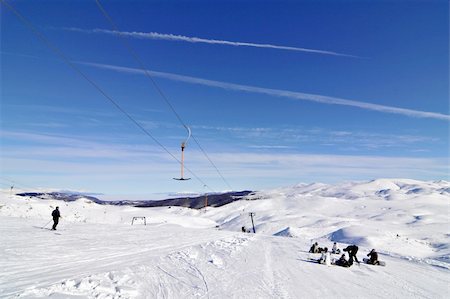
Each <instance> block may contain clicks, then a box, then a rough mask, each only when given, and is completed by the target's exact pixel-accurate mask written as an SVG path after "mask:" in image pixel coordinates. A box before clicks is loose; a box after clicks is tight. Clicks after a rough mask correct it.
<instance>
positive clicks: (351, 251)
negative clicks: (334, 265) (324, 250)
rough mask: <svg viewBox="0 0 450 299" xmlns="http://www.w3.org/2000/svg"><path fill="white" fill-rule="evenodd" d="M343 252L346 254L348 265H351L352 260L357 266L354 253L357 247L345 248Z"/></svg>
mask: <svg viewBox="0 0 450 299" xmlns="http://www.w3.org/2000/svg"><path fill="white" fill-rule="evenodd" d="M344 251H347V252H348V263H349V264H350V265H353V258H354V259H355V261H356V262H357V263H358V264H359V261H358V258H357V257H356V253H357V252H358V246H356V245H350V246H347V248H344Z"/></svg>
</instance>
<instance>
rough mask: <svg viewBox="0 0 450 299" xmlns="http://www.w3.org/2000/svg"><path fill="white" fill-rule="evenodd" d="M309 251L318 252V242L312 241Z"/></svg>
mask: <svg viewBox="0 0 450 299" xmlns="http://www.w3.org/2000/svg"><path fill="white" fill-rule="evenodd" d="M309 252H311V253H318V252H319V244H317V242H316V243H314V244H313V245H312V246H311V248H310V249H309Z"/></svg>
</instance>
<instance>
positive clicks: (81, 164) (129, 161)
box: [0, 0, 450, 194]
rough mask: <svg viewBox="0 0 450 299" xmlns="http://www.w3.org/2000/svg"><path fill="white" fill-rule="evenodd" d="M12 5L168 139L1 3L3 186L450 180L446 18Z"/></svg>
mask: <svg viewBox="0 0 450 299" xmlns="http://www.w3.org/2000/svg"><path fill="white" fill-rule="evenodd" d="M7 3H9V4H11V5H13V6H14V7H15V9H17V11H19V12H20V14H21V15H23V16H24V17H25V18H27V19H28V20H29V21H30V22H31V23H32V24H33V25H34V26H35V27H36V28H37V29H38V30H39V31H40V32H41V33H42V34H44V35H45V36H46V38H47V39H48V40H49V41H50V43H51V44H52V45H55V46H56V47H58V48H59V49H60V50H61V52H62V53H63V54H64V56H65V57H67V59H69V60H70V61H71V63H72V64H73V65H74V66H75V67H76V68H77V69H79V70H80V71H81V72H82V73H83V74H84V75H85V76H86V77H88V78H89V79H90V80H91V81H93V82H95V84H96V85H97V86H99V88H100V89H101V90H102V91H103V92H104V93H106V94H107V95H108V96H109V97H110V98H112V99H113V100H114V101H115V102H116V103H117V104H118V105H119V106H120V107H121V109H123V111H125V112H126V113H127V114H128V115H129V116H130V117H132V118H133V119H134V120H135V121H136V122H137V123H138V125H139V126H141V127H142V128H144V129H145V130H146V131H147V132H148V133H149V134H150V135H151V136H152V137H153V138H151V137H149V136H148V135H147V134H145V133H144V132H143V131H142V130H141V128H139V127H138V126H137V125H136V124H135V123H133V122H132V121H130V119H129V118H128V117H127V116H126V115H124V114H123V113H122V112H121V111H119V110H118V109H117V108H116V107H115V106H114V105H113V104H112V103H111V102H110V101H109V100H108V99H107V98H105V97H104V96H103V95H102V94H101V93H100V92H99V90H98V89H96V88H94V87H93V86H92V85H91V84H90V83H89V82H88V81H87V80H85V79H84V78H83V77H82V76H80V75H79V74H78V73H77V72H75V71H74V70H73V69H71V68H70V67H69V66H68V65H67V64H66V63H65V62H64V61H63V60H62V59H61V58H60V57H58V56H57V55H56V54H55V53H54V52H53V51H52V50H51V49H50V48H49V47H48V45H46V44H45V43H43V42H42V41H41V40H40V39H39V38H37V36H36V35H35V34H34V33H33V32H32V31H31V30H30V28H29V27H27V26H26V25H24V24H23V23H22V22H21V21H20V20H19V19H18V18H17V17H16V15H14V13H12V11H11V10H9V9H8V8H7V6H5V5H4V4H2V6H1V85H2V90H1V128H0V129H1V130H0V134H1V135H0V136H1V160H0V163H1V164H0V165H1V178H0V183H2V187H6V186H8V185H10V184H11V181H13V182H15V183H16V184H17V186H20V185H22V186H29V187H45V188H57V189H72V190H83V191H89V192H99V193H109V194H131V193H139V194H149V193H165V192H204V191H223V190H228V189H230V188H231V189H234V190H242V189H251V190H260V189H267V188H272V187H277V186H282V185H290V184H296V183H300V182H317V181H318V182H325V183H333V182H340V181H348V180H368V179H374V178H381V177H402V178H412V179H421V180H439V179H445V180H449V179H450V176H449V158H448V157H449V143H448V138H449V121H450V116H449V89H448V85H449V58H448V57H449V38H448V36H449V29H448V24H449V7H448V2H447V1H264V2H260V1H101V2H100V3H101V4H102V5H103V7H104V9H105V11H106V12H107V13H108V14H109V15H110V17H111V18H112V20H114V22H115V24H116V26H117V27H118V29H119V31H120V33H121V36H122V37H120V36H118V35H117V32H115V31H114V28H112V27H111V24H110V23H109V22H108V21H107V19H106V18H105V16H104V15H103V14H102V12H101V11H100V10H99V8H98V6H97V5H96V3H95V1H94V0H92V1H14V2H11V1H7ZM125 39H126V40H127V41H128V43H129V44H130V45H131V47H132V49H133V51H134V52H135V53H136V55H137V57H138V59H139V60H140V62H142V64H143V65H144V66H145V69H146V70H147V71H148V73H147V74H150V75H151V78H152V79H153V80H154V81H155V82H156V83H157V86H158V87H159V88H160V90H161V91H162V92H163V94H164V95H165V97H166V99H168V101H169V103H170V104H171V105H172V107H173V108H174V110H175V111H176V113H177V114H178V116H179V117H180V119H181V121H180V120H179V119H178V117H177V116H176V115H175V113H174V112H173V110H171V108H170V107H169V105H168V104H167V102H166V101H165V100H164V99H163V98H162V97H161V95H160V94H159V93H158V91H157V90H156V89H155V88H154V86H153V85H152V83H151V82H150V80H149V78H148V77H147V76H146V73H145V71H144V70H143V69H142V68H141V67H140V63H138V62H136V60H135V59H134V58H133V56H132V55H131V54H130V52H129V51H128V50H127V48H126V47H125V46H124V43H123V42H124V40H125ZM183 124H186V125H188V126H189V127H190V128H191V129H192V134H193V136H194V137H195V140H194V139H192V138H191V139H190V140H189V142H188V146H187V148H186V152H185V161H186V167H187V170H186V171H185V177H192V179H191V180H189V181H183V182H179V181H175V180H173V179H172V178H173V177H179V176H180V165H179V159H180V154H181V153H180V143H181V142H182V141H183V140H184V139H185V138H186V137H187V134H186V130H185V128H184V127H183ZM155 140H157V142H158V143H157V142H155ZM199 144H200V146H201V148H200V147H199V146H198V145H199ZM161 145H162V146H163V147H162V146H161ZM202 149H203V150H202ZM205 153H206V154H205ZM211 161H212V163H211ZM205 185H206V186H205Z"/></svg>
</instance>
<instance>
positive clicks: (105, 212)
mask: <svg viewBox="0 0 450 299" xmlns="http://www.w3.org/2000/svg"><path fill="white" fill-rule="evenodd" d="M449 204H450V183H449V182H446V181H438V182H423V181H415V180H407V179H378V180H374V181H370V182H362V183H361V182H352V183H343V184H337V185H326V184H318V183H316V184H299V185H296V186H290V187H284V188H279V189H275V190H267V191H261V192H256V194H255V195H252V196H251V197H248V200H240V201H236V202H233V203H231V204H228V205H225V206H222V207H219V208H207V209H206V210H205V209H202V210H193V209H188V208H181V207H170V208H169V207H162V208H161V207H159V208H135V207H129V206H128V207H127V206H105V205H98V204H95V203H93V202H91V201H89V200H87V199H80V200H78V201H75V202H62V201H56V200H50V199H31V198H24V197H19V196H15V195H14V194H11V192H10V190H3V191H2V192H0V238H1V242H0V297H1V298H308V297H309V298H450V289H449V286H450V275H449V274H450V232H449V228H450V226H449V215H450V214H449V212H450V210H449ZM56 206H59V208H60V211H61V214H62V217H63V218H62V219H61V220H60V223H59V225H58V230H57V231H51V230H49V228H50V227H51V223H48V221H50V220H51V216H50V214H51V212H52V210H53V209H54V208H55V207H56ZM250 212H253V213H255V216H254V223H255V229H256V234H253V233H242V232H241V227H242V226H245V227H246V228H247V229H251V228H252V224H251V219H250V217H249V213H250ZM132 217H146V220H147V225H144V224H143V223H142V221H140V220H138V221H135V223H134V225H131V220H132ZM46 223H47V224H46ZM312 242H318V243H319V246H321V247H325V246H327V247H328V248H331V247H332V244H333V242H337V244H338V247H339V248H341V249H342V248H345V246H347V245H348V244H356V245H358V246H359V251H358V254H357V255H358V258H359V259H360V260H362V258H363V257H365V255H366V254H367V253H368V252H369V251H370V250H371V249H372V248H375V249H376V250H377V251H378V252H379V259H380V260H383V261H385V262H386V266H385V267H380V266H371V265H366V264H360V265H358V264H354V265H353V266H352V267H350V268H343V267H338V266H334V265H332V266H326V265H321V264H317V263H314V262H312V261H311V260H310V259H318V258H319V256H320V255H319V254H310V253H308V250H309V248H310V246H311V244H312ZM332 257H333V258H338V257H339V256H337V255H333V256H332Z"/></svg>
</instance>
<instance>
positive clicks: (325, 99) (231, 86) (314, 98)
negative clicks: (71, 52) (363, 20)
mask: <svg viewBox="0 0 450 299" xmlns="http://www.w3.org/2000/svg"><path fill="white" fill-rule="evenodd" d="M78 63H80V64H84V65H88V66H93V67H97V68H102V69H109V70H113V71H117V72H124V73H133V74H146V73H147V74H149V75H151V76H154V77H159V78H164V79H168V80H173V81H180V82H186V83H191V84H199V85H204V86H210V87H218V88H222V89H228V90H237V91H245V92H252V93H259V94H265V95H271V96H276V97H285V98H291V99H297V100H305V101H311V102H318V103H323V104H333V105H343V106H352V107H358V108H361V109H366V110H374V111H379V112H385V113H393V114H401V115H406V116H410V117H420V118H434V119H440V120H446V121H450V115H447V114H441V113H436V112H427V111H420V110H412V109H406V108H398V107H392V106H384V105H379V104H372V103H366V102H360V101H354V100H347V99H342V98H336V97H329V96H323V95H317V94H310V93H302V92H295V91H288V90H281V89H271V88H263V87H256V86H249V85H241V84H235V83H228V82H221V81H214V80H208V79H202V78H196V77H190V76H183V75H177V74H172V73H163V72H156V71H150V70H141V69H135V68H129V67H122V66H115V65H108V64H99V63H90V62H78Z"/></svg>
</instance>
